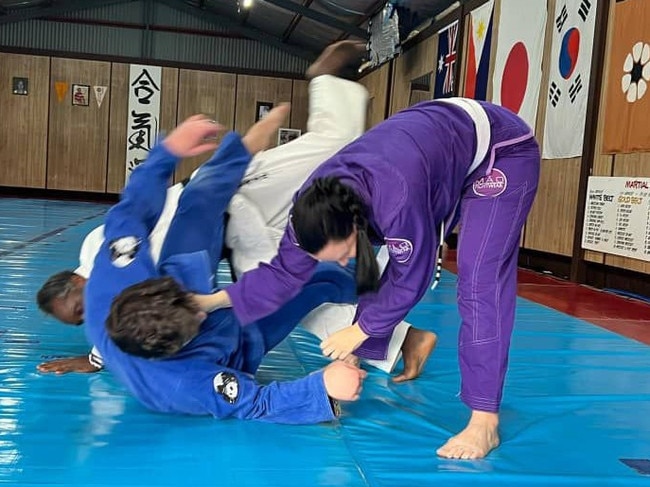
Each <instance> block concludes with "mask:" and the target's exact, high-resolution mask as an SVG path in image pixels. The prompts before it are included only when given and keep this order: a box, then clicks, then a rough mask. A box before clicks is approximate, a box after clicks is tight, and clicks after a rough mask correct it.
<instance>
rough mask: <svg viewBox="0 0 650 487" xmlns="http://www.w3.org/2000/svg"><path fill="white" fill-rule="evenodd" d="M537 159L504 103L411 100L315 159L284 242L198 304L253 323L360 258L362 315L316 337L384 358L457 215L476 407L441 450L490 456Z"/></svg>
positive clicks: (468, 374)
mask: <svg viewBox="0 0 650 487" xmlns="http://www.w3.org/2000/svg"><path fill="white" fill-rule="evenodd" d="M539 167H540V152H539V147H538V144H537V142H536V140H535V138H534V135H533V133H532V131H531V129H530V127H528V126H527V125H526V124H525V123H524V122H523V121H522V120H521V119H520V118H519V117H517V116H516V115H514V114H513V113H511V112H510V111H508V110H506V109H504V108H501V107H499V106H496V105H493V104H490V103H486V102H477V101H474V100H470V99H464V98H452V99H446V100H436V101H431V102H424V103H420V104H418V105H415V106H413V107H411V108H408V109H406V110H403V111H401V112H399V113H397V114H396V115H394V116H392V117H391V118H389V119H388V120H386V121H384V122H383V123H381V124H379V125H378V126H376V127H375V128H373V129H372V130H370V131H368V132H367V133H366V134H365V135H363V136H362V137H361V138H359V139H357V140H356V141H354V142H352V143H351V144H349V145H348V146H346V147H345V148H344V149H342V150H341V151H340V152H338V153H337V154H336V155H334V156H333V157H331V158H330V159H328V160H327V161H325V162H324V163H323V164H322V165H321V166H320V167H319V168H318V169H316V171H315V172H314V173H313V174H312V175H311V176H310V178H309V179H308V180H307V181H306V182H305V184H304V185H303V187H302V188H301V189H300V190H299V191H298V193H297V195H296V197H295V200H294V206H293V208H292V211H291V215H290V222H289V225H288V226H287V230H286V232H285V234H284V237H283V240H282V242H281V244H280V248H279V250H278V255H277V256H276V257H275V258H274V259H273V260H272V261H271V262H270V264H268V265H267V264H263V265H261V266H260V267H259V268H257V269H255V270H252V271H250V272H248V273H246V274H244V275H243V276H242V278H241V279H240V280H239V281H238V282H236V283H235V284H233V285H231V286H229V287H227V288H225V289H224V290H221V291H219V292H217V293H215V294H213V295H208V296H204V297H203V305H204V307H205V308H206V310H210V309H216V308H221V307H228V306H232V308H233V310H234V313H235V315H236V316H237V318H238V319H239V321H240V322H241V323H243V324H245V323H250V322H252V321H254V320H257V319H259V318H260V317H263V316H266V315H268V314H269V313H271V312H273V311H275V310H277V309H278V308H279V307H280V306H281V305H282V304H283V303H285V302H287V300H289V299H291V298H292V297H293V296H296V294H297V293H298V292H299V291H300V289H301V288H302V286H303V285H304V284H305V283H306V282H308V280H309V279H310V277H311V275H312V273H313V272H314V269H315V268H316V266H317V264H318V262H319V261H334V262H338V263H339V264H340V265H342V266H345V265H347V264H348V261H349V260H350V259H353V258H356V281H357V289H358V291H359V292H360V293H363V295H362V296H361V297H360V300H359V306H358V311H357V316H356V318H355V322H354V324H353V325H351V326H349V327H347V328H345V329H343V330H341V331H339V332H337V333H335V334H333V335H332V336H330V337H329V338H328V339H326V340H324V341H323V342H322V343H321V348H322V350H323V353H324V354H325V355H327V356H329V357H332V358H338V359H346V358H347V357H348V356H349V355H350V354H352V353H354V354H355V355H357V356H360V357H364V358H382V357H383V356H384V354H385V351H386V344H387V343H388V342H387V340H388V338H389V337H390V334H391V332H392V330H393V328H394V327H395V325H396V324H397V323H399V322H400V320H402V319H404V317H405V316H406V314H407V313H408V312H409V311H410V310H411V309H412V308H413V306H415V305H416V304H417V302H418V301H419V300H420V299H421V298H422V296H423V295H424V293H425V292H426V291H427V289H429V285H430V283H431V280H432V277H433V275H434V272H435V271H436V256H437V254H438V251H439V246H440V245H442V240H443V239H444V236H445V235H446V234H447V233H448V232H449V231H450V230H452V229H453V228H454V226H455V225H456V223H458V222H459V223H460V235H459V247H458V306H459V311H460V315H461V319H462V324H461V327H460V334H459V362H460V371H461V378H462V381H461V382H462V384H461V393H460V397H461V399H462V401H463V402H464V403H465V404H466V405H467V406H468V407H469V408H470V409H471V411H472V413H471V417H470V419H469V422H468V424H467V426H466V428H465V429H464V430H462V431H461V432H460V433H459V434H457V435H456V436H454V437H452V438H451V439H449V440H448V441H447V443H446V444H445V445H443V446H442V447H441V448H439V449H438V451H437V453H438V455H440V456H442V457H446V458H462V459H475V458H482V457H484V456H486V455H487V454H488V453H489V452H490V451H491V450H492V449H494V448H496V447H497V446H498V444H499V435H498V424H499V415H498V411H499V406H500V403H501V397H502V391H503V383H504V377H505V373H506V369H507V365H508V351H509V347H510V337H511V332H512V328H513V324H514V314H515V299H516V294H517V256H518V251H519V238H520V234H521V230H522V228H523V225H524V222H525V220H526V217H527V215H528V212H529V211H530V208H531V205H532V203H533V199H534V197H535V193H536V190H537V184H538V179H539ZM380 243H385V244H386V245H387V246H388V249H389V254H390V262H389V264H388V266H387V268H386V270H385V271H384V273H383V275H381V276H380V275H379V272H378V271H377V266H376V261H375V258H374V252H373V244H380ZM438 271H439V269H438ZM406 358H407V357H405V364H404V368H405V371H404V372H405V374H407V375H411V376H413V377H415V376H417V375H418V374H419V373H420V371H421V368H422V367H423V362H424V361H423V360H419V359H418V358H417V354H413V355H411V360H410V361H409V363H407V361H406Z"/></svg>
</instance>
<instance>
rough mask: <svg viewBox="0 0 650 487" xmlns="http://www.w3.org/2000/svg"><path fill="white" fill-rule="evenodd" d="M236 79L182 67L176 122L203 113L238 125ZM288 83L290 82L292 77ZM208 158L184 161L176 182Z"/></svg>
mask: <svg viewBox="0 0 650 487" xmlns="http://www.w3.org/2000/svg"><path fill="white" fill-rule="evenodd" d="M236 82H237V76H236V75H234V74H224V73H212V72H206V71H195V70H189V69H181V70H180V71H179V74H178V113H177V118H176V122H177V123H180V122H182V121H183V120H185V119H186V118H187V117H190V116H192V115H195V114H197V113H203V114H206V115H208V116H210V117H212V118H214V119H215V120H217V121H218V122H219V123H221V124H222V125H224V126H225V127H226V128H228V129H229V130H232V129H233V128H234V127H235V96H236ZM288 82H289V83H291V81H290V80H289V81H288ZM289 99H290V98H289ZM209 157H210V154H207V155H204V156H201V157H193V158H190V159H186V160H184V161H183V162H182V163H181V164H180V165H179V167H178V170H177V171H176V176H175V179H176V181H180V180H182V179H183V178H186V177H187V176H189V175H190V174H191V173H192V171H193V170H194V169H196V168H197V167H199V165H201V164H202V163H203V162H205V161H206V160H207V159H208V158H209Z"/></svg>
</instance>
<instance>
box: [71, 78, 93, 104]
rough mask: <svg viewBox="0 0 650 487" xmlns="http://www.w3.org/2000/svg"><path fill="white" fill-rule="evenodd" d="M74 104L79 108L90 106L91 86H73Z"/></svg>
mask: <svg viewBox="0 0 650 487" xmlns="http://www.w3.org/2000/svg"><path fill="white" fill-rule="evenodd" d="M72 104H73V105H74V106H77V107H87V106H88V105H89V104H90V86H88V85H75V84H73V85H72Z"/></svg>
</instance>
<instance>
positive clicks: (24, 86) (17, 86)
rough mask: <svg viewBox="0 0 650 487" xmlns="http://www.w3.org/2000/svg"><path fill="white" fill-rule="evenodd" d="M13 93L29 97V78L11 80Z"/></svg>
mask: <svg viewBox="0 0 650 487" xmlns="http://www.w3.org/2000/svg"><path fill="white" fill-rule="evenodd" d="M11 92H12V93H13V94H14V95H22V96H27V95H29V79H27V78H18V77H16V78H13V79H12V80H11Z"/></svg>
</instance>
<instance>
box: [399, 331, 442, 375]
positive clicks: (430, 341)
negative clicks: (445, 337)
mask: <svg viewBox="0 0 650 487" xmlns="http://www.w3.org/2000/svg"><path fill="white" fill-rule="evenodd" d="M437 341H438V337H437V336H436V334H435V333H432V332H430V331H426V330H420V329H419V328H415V327H413V326H412V327H410V328H409V331H407V332H406V338H404V343H403V344H402V357H403V359H404V370H403V371H402V373H401V374H399V375H397V376H395V377H393V382H405V381H407V380H411V379H415V378H416V377H418V376H419V375H420V373H421V372H422V369H423V368H424V364H426V363H427V359H428V358H429V355H431V352H432V351H433V349H434V348H435V346H436V343H437Z"/></svg>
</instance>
